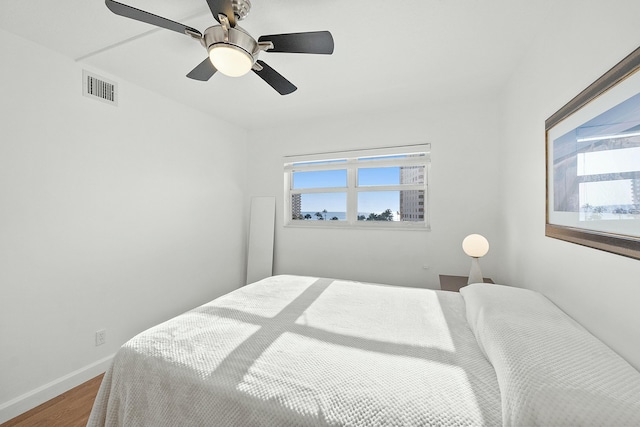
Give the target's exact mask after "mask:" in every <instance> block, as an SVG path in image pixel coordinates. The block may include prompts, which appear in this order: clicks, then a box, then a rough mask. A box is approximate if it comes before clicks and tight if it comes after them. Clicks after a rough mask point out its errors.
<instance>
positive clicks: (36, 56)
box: [0, 31, 247, 422]
mask: <svg viewBox="0 0 640 427" xmlns="http://www.w3.org/2000/svg"><path fill="white" fill-rule="evenodd" d="M0 52H1V54H2V64H1V65H0V73H1V75H0V123H1V125H0V422H2V421H3V420H6V419H7V418H10V417H11V416H15V415H17V414H18V413H20V412H22V411H24V410H26V409H29V407H30V406H33V405H35V404H38V403H41V401H43V400H46V399H47V398H50V397H53V395H55V394H57V393H59V392H62V391H64V389H66V388H69V387H71V386H74V385H76V384H77V383H79V382H82V381H83V380H86V379H88V378H87V377H89V376H91V375H93V374H96V373H97V372H99V371H100V369H103V368H104V366H105V365H106V363H107V362H108V357H109V356H110V355H112V354H113V353H114V352H115V351H116V349H117V348H118V347H119V346H120V345H122V344H123V343H124V342H125V341H126V340H127V339H129V338H131V337H132V336H133V335H134V334H136V333H138V332H140V331H142V330H144V329H146V328H148V327H150V326H152V325H154V324H157V323H159V322H161V321H164V320H166V319H168V318H170V317H172V316H174V315H177V314H179V313H181V312H183V311H185V310H188V309H190V308H193V307H195V306H197V305H199V304H202V303H204V302H206V301H209V300H211V299H213V298H214V297H216V296H218V295H221V294H223V293H226V292H228V291H230V290H232V289H235V288H237V287H238V286H240V285H241V284H243V283H244V267H245V261H244V260H245V253H244V252H245V240H246V236H245V235H246V233H245V220H246V218H245V216H244V215H237V214H236V213H237V212H242V209H243V208H244V190H245V189H244V187H245V183H246V182H245V177H246V165H245V163H244V156H245V155H246V142H247V134H246V132H244V131H238V132H230V131H227V129H229V128H231V126H228V125H227V124H225V123H222V122H220V121H217V120H215V119H213V118H211V117H208V116H205V115H203V114H200V113H198V112H196V111H194V110H190V109H188V108H186V107H185V106H183V105H179V104H176V103H174V102H172V101H169V100H167V99H164V98H161V97H159V96H157V95H155V94H153V93H150V92H148V91H145V90H143V89H141V88H139V87H136V86H133V85H131V84H129V83H127V82H126V81H120V82H119V84H120V86H119V89H120V102H119V106H118V107H117V108H116V107H112V106H110V105H106V104H103V103H100V102H97V101H94V100H91V99H88V98H86V97H83V96H82V94H81V93H82V92H81V88H82V83H81V81H82V80H81V79H82V66H81V64H78V63H75V62H73V61H71V60H70V59H67V58H64V57H62V56H60V55H58V54H56V53H53V52H51V51H48V50H46V49H44V48H42V47H40V46H38V45H35V44H33V43H31V42H27V41H25V40H23V39H19V38H16V37H15V36H13V35H11V34H9V33H6V32H3V31H0ZM92 71H94V72H96V73H98V74H100V71H99V70H92ZM105 77H107V78H109V77H110V76H105ZM112 79H113V78H112ZM216 127H217V128H216ZM213 128H216V131H215V132H212V129H213ZM103 328H105V329H106V330H107V343H106V344H105V345H103V346H100V347H96V346H95V345H94V334H95V331H96V330H99V329H103Z"/></svg>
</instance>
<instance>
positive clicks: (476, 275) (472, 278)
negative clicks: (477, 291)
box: [467, 257, 484, 285]
mask: <svg viewBox="0 0 640 427" xmlns="http://www.w3.org/2000/svg"><path fill="white" fill-rule="evenodd" d="M483 282H484V279H483V278H482V271H480V263H479V262H478V258H475V257H472V258H471V271H470V272H469V280H468V281H467V285H470V284H472V283H483Z"/></svg>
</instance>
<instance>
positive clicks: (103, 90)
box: [82, 70, 118, 105]
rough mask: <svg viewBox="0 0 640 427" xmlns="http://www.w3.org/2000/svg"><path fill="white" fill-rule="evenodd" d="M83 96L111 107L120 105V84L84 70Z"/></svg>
mask: <svg viewBox="0 0 640 427" xmlns="http://www.w3.org/2000/svg"><path fill="white" fill-rule="evenodd" d="M82 87H83V92H82V94H83V95H84V96H86V97H89V98H93V99H97V100H99V101H102V102H106V103H107V104H111V105H118V84H117V83H115V82H112V81H109V80H107V79H105V78H103V77H100V76H97V75H95V74H92V73H90V72H88V71H87V70H82Z"/></svg>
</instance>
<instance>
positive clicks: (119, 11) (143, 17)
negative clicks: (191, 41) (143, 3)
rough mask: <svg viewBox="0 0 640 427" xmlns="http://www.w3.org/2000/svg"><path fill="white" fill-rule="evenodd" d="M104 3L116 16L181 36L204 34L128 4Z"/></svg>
mask: <svg viewBox="0 0 640 427" xmlns="http://www.w3.org/2000/svg"><path fill="white" fill-rule="evenodd" d="M104 3H105V4H106V5H107V7H108V8H109V10H110V11H111V12H113V13H115V14H116V15H120V16H124V17H125V18H131V19H135V20H136V21H140V22H145V23H147V24H151V25H155V26H156V27H161V28H166V29H167V30H173V31H176V32H178V33H181V34H187V35H191V36H194V35H195V36H198V37H202V33H201V32H200V31H198V30H196V29H195V28H191V27H187V26H186V25H183V24H180V23H179V22H175V21H171V20H170V19H167V18H163V17H161V16H158V15H154V14H153V13H149V12H145V11H144V10H140V9H136V8H135V7H131V6H127V5H126V4H122V3H118V2H117V1H113V0H105V2H104Z"/></svg>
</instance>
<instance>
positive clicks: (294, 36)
mask: <svg viewBox="0 0 640 427" xmlns="http://www.w3.org/2000/svg"><path fill="white" fill-rule="evenodd" d="M258 41H259V42H271V43H273V49H269V50H267V52H287V53H319V54H324V55H331V54H332V53H333V36H332V35H331V33H330V32H329V31H312V32H308V33H291V34H272V35H269V36H261V37H260V38H259V39H258Z"/></svg>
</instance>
